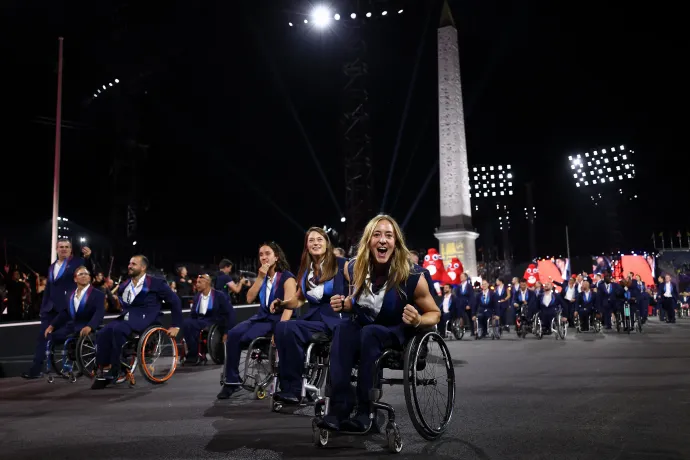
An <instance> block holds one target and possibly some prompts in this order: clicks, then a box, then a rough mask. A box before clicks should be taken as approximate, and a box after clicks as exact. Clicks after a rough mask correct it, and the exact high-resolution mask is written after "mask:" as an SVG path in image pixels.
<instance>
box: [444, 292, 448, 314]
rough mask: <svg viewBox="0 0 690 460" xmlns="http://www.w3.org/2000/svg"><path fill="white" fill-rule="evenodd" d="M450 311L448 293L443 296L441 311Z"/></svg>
mask: <svg viewBox="0 0 690 460" xmlns="http://www.w3.org/2000/svg"><path fill="white" fill-rule="evenodd" d="M449 312H450V294H448V295H447V296H445V297H443V313H449Z"/></svg>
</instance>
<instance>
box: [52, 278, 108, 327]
mask: <svg viewBox="0 0 690 460" xmlns="http://www.w3.org/2000/svg"><path fill="white" fill-rule="evenodd" d="M78 266H79V265H77V267H78ZM75 292H76V289H75V290H74V291H72V292H70V294H69V300H68V307H67V309H65V310H62V311H61V312H60V314H59V315H58V316H57V317H56V318H55V319H54V320H53V323H52V326H53V329H59V328H61V327H62V326H63V325H64V324H66V323H67V322H68V321H71V323H72V332H79V331H81V330H82V329H83V328H85V327H86V326H89V327H90V328H91V329H92V330H94V331H95V330H96V328H97V327H98V326H100V325H101V323H103V316H105V293H104V292H102V291H99V290H98V289H96V288H94V287H93V286H89V287H87V288H86V292H85V293H84V295H83V296H82V297H81V302H79V308H75V305H74V293H75Z"/></svg>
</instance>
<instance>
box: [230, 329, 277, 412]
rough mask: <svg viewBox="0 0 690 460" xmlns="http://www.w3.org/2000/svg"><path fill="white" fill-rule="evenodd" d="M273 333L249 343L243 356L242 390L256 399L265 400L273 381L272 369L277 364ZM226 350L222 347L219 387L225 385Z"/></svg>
mask: <svg viewBox="0 0 690 460" xmlns="http://www.w3.org/2000/svg"><path fill="white" fill-rule="evenodd" d="M271 337H273V332H270V333H268V334H266V335H262V336H259V337H256V338H255V339H254V340H252V341H251V342H250V343H249V346H248V347H247V352H246V354H245V356H244V374H243V376H242V388H244V389H245V390H247V391H250V392H252V393H254V395H255V396H256V399H259V400H262V399H265V398H266V396H267V395H268V393H269V392H270V391H269V388H268V386H269V385H270V384H271V382H272V381H273V379H272V377H273V374H274V368H275V367H276V365H275V364H274V363H275V362H277V352H276V348H275V347H274V346H273V345H272V344H271ZM225 353H226V348H225V346H223V370H222V371H221V373H220V386H221V387H222V386H223V385H225V371H226V366H227V360H226V359H225Z"/></svg>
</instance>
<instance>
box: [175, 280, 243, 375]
mask: <svg viewBox="0 0 690 460" xmlns="http://www.w3.org/2000/svg"><path fill="white" fill-rule="evenodd" d="M196 290H197V293H196V295H195V296H194V300H193V301H192V308H191V310H190V312H189V317H188V318H185V320H184V322H183V323H182V329H183V330H184V340H185V342H186V343H187V350H188V351H187V353H188V358H187V361H186V364H198V363H199V360H200V359H201V358H202V356H201V355H199V352H198V351H199V332H201V330H202V329H204V328H206V327H209V326H211V325H212V324H218V325H219V326H220V330H221V331H223V334H225V331H227V330H228V329H232V328H233V327H234V326H235V310H234V309H233V308H232V304H231V303H230V301H229V300H228V297H227V296H226V295H225V293H224V292H223V291H219V290H217V289H212V288H211V277H210V276H209V275H199V277H198V278H197V279H196ZM204 358H205V357H204Z"/></svg>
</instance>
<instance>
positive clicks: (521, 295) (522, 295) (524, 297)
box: [518, 289, 529, 302]
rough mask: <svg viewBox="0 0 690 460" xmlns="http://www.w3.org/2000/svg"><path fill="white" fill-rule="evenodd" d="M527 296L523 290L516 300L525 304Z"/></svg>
mask: <svg viewBox="0 0 690 460" xmlns="http://www.w3.org/2000/svg"><path fill="white" fill-rule="evenodd" d="M528 295H529V294H527V289H525V290H524V291H520V295H519V296H518V299H519V300H520V302H526V301H527V296H528Z"/></svg>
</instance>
